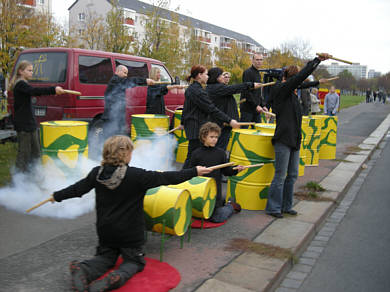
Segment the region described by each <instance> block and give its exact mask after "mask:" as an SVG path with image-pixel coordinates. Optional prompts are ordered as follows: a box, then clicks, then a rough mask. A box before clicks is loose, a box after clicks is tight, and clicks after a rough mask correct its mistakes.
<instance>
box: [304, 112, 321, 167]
mask: <svg viewBox="0 0 390 292" xmlns="http://www.w3.org/2000/svg"><path fill="white" fill-rule="evenodd" d="M303 119H308V123H309V124H308V127H307V132H306V133H305V137H304V140H303V143H304V144H305V148H306V160H305V165H306V166H317V165H318V162H319V154H320V151H319V150H320V139H321V123H322V120H321V119H315V118H310V117H306V116H304V117H303Z"/></svg>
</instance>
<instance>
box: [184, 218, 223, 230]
mask: <svg viewBox="0 0 390 292" xmlns="http://www.w3.org/2000/svg"><path fill="white" fill-rule="evenodd" d="M193 220H194V221H192V224H191V227H192V228H202V220H200V219H193ZM225 223H226V221H223V222H220V223H214V222H211V221H208V220H203V228H205V229H206V228H216V227H219V226H222V225H223V224H225Z"/></svg>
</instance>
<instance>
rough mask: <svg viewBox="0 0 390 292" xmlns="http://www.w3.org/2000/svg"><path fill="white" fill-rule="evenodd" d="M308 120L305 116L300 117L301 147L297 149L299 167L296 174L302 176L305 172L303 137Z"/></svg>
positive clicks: (306, 129)
mask: <svg viewBox="0 0 390 292" xmlns="http://www.w3.org/2000/svg"><path fill="white" fill-rule="evenodd" d="M308 127H309V120H308V119H307V118H305V117H302V127H301V135H302V138H301V148H300V150H299V167H298V176H303V175H304V174H305V165H306V145H305V138H306V133H307V132H308Z"/></svg>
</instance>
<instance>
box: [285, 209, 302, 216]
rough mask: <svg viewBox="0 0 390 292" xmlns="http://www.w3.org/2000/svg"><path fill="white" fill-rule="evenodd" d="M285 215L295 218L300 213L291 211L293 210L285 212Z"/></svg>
mask: <svg viewBox="0 0 390 292" xmlns="http://www.w3.org/2000/svg"><path fill="white" fill-rule="evenodd" d="M283 213H285V214H289V215H293V216H295V215H297V214H298V212H297V211H295V210H293V209H291V210H289V211H283Z"/></svg>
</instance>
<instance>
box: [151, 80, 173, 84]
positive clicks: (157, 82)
mask: <svg viewBox="0 0 390 292" xmlns="http://www.w3.org/2000/svg"><path fill="white" fill-rule="evenodd" d="M156 84H172V82H169V81H154V82H153V85H156Z"/></svg>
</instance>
